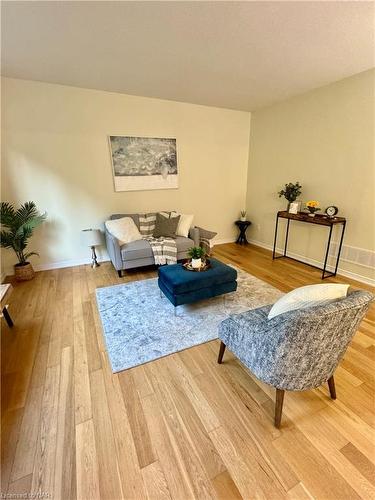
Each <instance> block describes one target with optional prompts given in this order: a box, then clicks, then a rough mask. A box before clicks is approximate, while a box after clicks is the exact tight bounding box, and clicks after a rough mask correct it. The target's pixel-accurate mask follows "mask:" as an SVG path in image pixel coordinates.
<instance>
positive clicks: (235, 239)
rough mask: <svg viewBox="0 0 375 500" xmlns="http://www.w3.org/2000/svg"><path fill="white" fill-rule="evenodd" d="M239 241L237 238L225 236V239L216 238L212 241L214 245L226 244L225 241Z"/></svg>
mask: <svg viewBox="0 0 375 500" xmlns="http://www.w3.org/2000/svg"><path fill="white" fill-rule="evenodd" d="M236 241H237V238H224V239H218V240H216V239H214V240H213V241H212V245H213V246H215V245H224V244H225V243H235V242H236Z"/></svg>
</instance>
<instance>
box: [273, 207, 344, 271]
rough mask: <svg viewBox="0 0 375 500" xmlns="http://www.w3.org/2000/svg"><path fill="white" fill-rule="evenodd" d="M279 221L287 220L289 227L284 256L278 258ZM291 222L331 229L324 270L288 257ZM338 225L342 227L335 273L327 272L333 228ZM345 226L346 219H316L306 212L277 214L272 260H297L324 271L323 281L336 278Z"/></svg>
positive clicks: (321, 216)
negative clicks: (284, 258) (283, 258)
mask: <svg viewBox="0 0 375 500" xmlns="http://www.w3.org/2000/svg"><path fill="white" fill-rule="evenodd" d="M279 219H287V220H288V222H287V226H286V234H285V242H284V253H283V255H278V256H276V241H277V230H278V226H279ZM291 220H295V221H298V222H307V223H308V224H315V225H318V226H326V227H329V234H328V242H327V249H326V254H325V259H324V265H323V268H321V267H318V266H313V265H312V264H307V262H304V261H303V260H299V259H295V258H293V257H289V256H288V255H287V247H288V238H289V225H290V221H291ZM336 225H341V237H340V243H339V249H338V252H337V257H336V265H335V271H334V272H333V273H331V272H329V271H328V272H327V270H326V269H327V261H328V254H329V249H330V245H331V237H332V229H333V226H336ZM345 226H346V219H345V218H344V217H332V218H331V217H328V215H315V217H310V216H309V215H308V214H307V213H305V212H299V213H298V214H290V213H289V212H287V211H281V212H277V215H276V225H275V238H274V242H273V252H272V259H280V258H282V257H287V258H288V259H292V260H296V261H297V262H302V263H303V264H306V265H308V266H311V267H315V268H316V269H319V270H320V271H322V279H323V280H324V279H325V278H329V277H331V276H336V273H337V268H338V265H339V260H340V254H341V248H342V242H343V240H344V233H345Z"/></svg>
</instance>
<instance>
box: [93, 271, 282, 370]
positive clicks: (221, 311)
mask: <svg viewBox="0 0 375 500" xmlns="http://www.w3.org/2000/svg"><path fill="white" fill-rule="evenodd" d="M237 271H238V280H237V281H238V288H237V291H236V292H233V293H229V294H226V295H222V296H220V297H215V298H213V299H209V300H204V301H201V302H197V303H196V304H189V305H183V306H178V308H177V316H176V317H175V316H174V307H173V305H172V304H171V303H170V302H169V300H168V299H167V298H166V297H164V296H163V298H161V297H160V292H159V287H158V283H157V279H156V278H154V279H147V280H142V281H133V282H130V283H126V284H123V285H114V286H109V287H105V288H98V289H97V290H96V297H97V302H98V308H99V314H100V318H101V321H102V325H103V330H104V337H105V341H106V345H107V351H108V355H109V359H110V361H111V366H112V370H113V372H119V371H122V370H126V369H127V368H132V367H134V366H137V365H141V364H143V363H147V362H148V361H153V360H155V359H158V358H161V357H163V356H166V355H168V354H172V353H174V352H178V351H182V350H183V349H187V348H189V347H193V346H195V345H198V344H203V343H204V342H208V341H209V340H213V339H216V338H217V332H218V325H219V323H220V322H221V321H222V320H224V319H225V318H227V317H228V316H229V315H230V314H236V313H241V312H244V311H246V310H248V309H254V308H256V307H260V306H263V305H266V304H271V303H273V302H275V301H276V300H277V299H278V298H279V297H281V295H282V293H281V292H280V291H279V290H277V289H276V288H274V287H272V286H271V285H268V284H267V283H265V282H264V281H261V280H259V279H257V278H255V277H254V276H251V275H250V274H248V273H246V272H244V271H241V270H237Z"/></svg>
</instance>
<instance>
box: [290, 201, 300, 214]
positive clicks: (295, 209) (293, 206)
mask: <svg viewBox="0 0 375 500" xmlns="http://www.w3.org/2000/svg"><path fill="white" fill-rule="evenodd" d="M299 209H300V202H299V201H292V203H291V204H290V205H289V213H290V214H298V212H299Z"/></svg>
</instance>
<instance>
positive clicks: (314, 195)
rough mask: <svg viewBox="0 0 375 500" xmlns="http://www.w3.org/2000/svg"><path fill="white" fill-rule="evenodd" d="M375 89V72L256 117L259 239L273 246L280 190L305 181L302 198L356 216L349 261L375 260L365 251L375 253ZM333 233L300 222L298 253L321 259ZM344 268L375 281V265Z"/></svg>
mask: <svg viewBox="0 0 375 500" xmlns="http://www.w3.org/2000/svg"><path fill="white" fill-rule="evenodd" d="M374 84H375V71H373V70H372V71H368V72H365V73H361V74H359V75H356V76H353V77H351V78H347V79H345V80H342V81H340V82H337V83H334V84H332V85H328V86H326V87H322V88H320V89H317V90H314V91H312V92H309V93H306V94H304V95H301V96H297V97H294V98H292V99H289V100H287V101H284V102H282V103H279V104H276V105H273V106H270V107H267V108H264V109H261V110H259V111H256V112H254V113H252V117H251V138H250V155H249V173H248V191H247V209H248V212H249V218H250V219H251V220H252V222H253V225H252V226H251V229H250V230H249V233H248V234H249V236H250V237H251V239H252V240H255V241H257V242H260V243H261V244H263V245H266V246H268V245H271V244H272V241H273V232H274V221H275V214H276V211H277V210H282V209H284V208H285V206H286V200H285V199H279V198H278V196H277V191H279V190H280V188H281V187H282V186H283V185H284V184H285V183H286V182H289V181H292V182H295V181H300V182H301V183H302V185H303V193H302V196H301V199H302V200H304V201H307V200H309V199H316V200H319V201H320V202H321V205H322V207H324V208H325V207H326V206H328V205H330V204H333V205H337V206H338V207H339V209H340V213H339V215H342V216H345V217H346V218H347V219H348V225H347V232H346V238H345V241H344V243H345V248H344V257H345V256H346V258H348V260H357V259H358V258H359V259H362V261H363V259H368V261H367V262H368V263H369V262H370V260H369V259H370V258H371V253H369V252H363V251H362V250H365V251H366V250H367V251H372V252H374V250H375V242H374V230H375V207H374V198H375V189H374V175H375V165H374V138H375V130H374V111H375V109H374ZM326 231H327V230H326V229H325V228H316V227H311V226H310V225H307V224H301V223H294V225H293V227H292V233H291V236H290V250H291V252H294V253H296V254H299V255H303V256H306V257H308V258H309V259H313V260H321V259H322V256H323V252H324V250H323V244H324V241H325V240H324V237H325V236H326ZM336 239H337V234H336ZM350 247H356V248H355V249H352V248H350ZM358 249H359V250H358ZM361 249H362V250H361ZM372 256H373V254H372ZM341 269H342V270H344V271H347V272H350V273H354V274H355V275H359V276H362V277H367V278H374V277H375V276H374V271H373V269H371V268H370V267H366V266H362V265H358V264H353V263H350V262H348V261H342V263H341Z"/></svg>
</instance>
